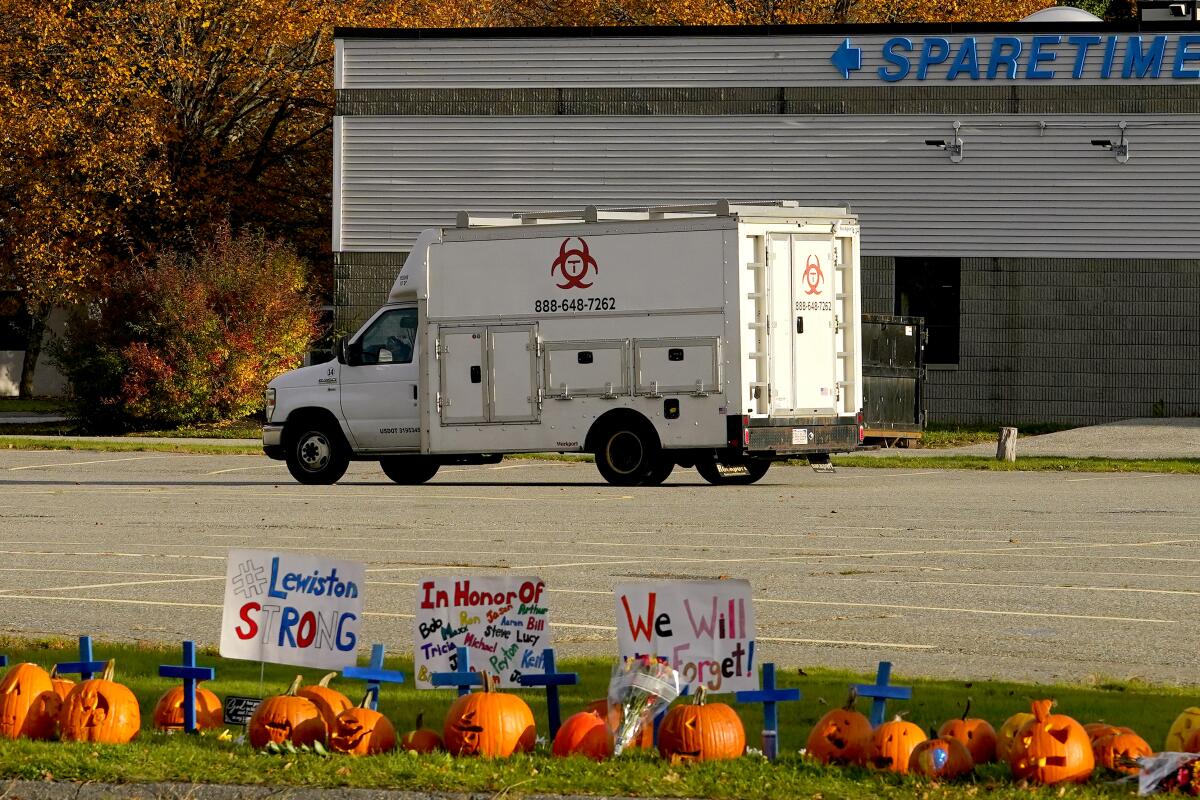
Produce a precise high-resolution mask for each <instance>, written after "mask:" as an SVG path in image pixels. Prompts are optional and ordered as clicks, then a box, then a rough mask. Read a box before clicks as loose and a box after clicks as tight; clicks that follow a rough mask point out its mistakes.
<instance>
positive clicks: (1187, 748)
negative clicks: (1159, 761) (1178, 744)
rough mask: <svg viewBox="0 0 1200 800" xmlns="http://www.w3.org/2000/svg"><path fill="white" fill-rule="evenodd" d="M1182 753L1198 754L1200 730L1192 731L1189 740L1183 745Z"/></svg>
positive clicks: (1199, 750)
mask: <svg viewBox="0 0 1200 800" xmlns="http://www.w3.org/2000/svg"><path fill="white" fill-rule="evenodd" d="M1183 752H1185V753H1200V728H1198V729H1196V730H1195V731H1192V735H1191V738H1189V739H1188V740H1187V741H1186V742H1184V743H1183Z"/></svg>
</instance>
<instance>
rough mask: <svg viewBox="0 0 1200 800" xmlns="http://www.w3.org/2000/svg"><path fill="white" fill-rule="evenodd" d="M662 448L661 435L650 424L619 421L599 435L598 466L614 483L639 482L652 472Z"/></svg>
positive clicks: (629, 484) (602, 473) (604, 476)
mask: <svg viewBox="0 0 1200 800" xmlns="http://www.w3.org/2000/svg"><path fill="white" fill-rule="evenodd" d="M659 452H660V450H659V445H658V437H657V436H655V435H654V430H653V429H652V428H650V427H649V426H648V425H638V424H637V423H636V422H633V421H632V420H630V421H622V422H617V423H615V424H613V425H611V426H610V427H608V428H606V429H605V430H604V431H603V432H601V433H600V435H599V436H598V437H597V440H596V469H598V470H600V475H601V476H602V477H603V478H604V480H606V481H608V482H609V483H611V484H612V485H613V486H637V485H638V484H640V483H643V482H644V481H645V480H646V479H647V478H648V477H649V476H650V473H651V471H652V470H653V469H654V468H655V466H656V465H657V463H658V459H659ZM663 479H664V480H665V479H666V476H664V478H663Z"/></svg>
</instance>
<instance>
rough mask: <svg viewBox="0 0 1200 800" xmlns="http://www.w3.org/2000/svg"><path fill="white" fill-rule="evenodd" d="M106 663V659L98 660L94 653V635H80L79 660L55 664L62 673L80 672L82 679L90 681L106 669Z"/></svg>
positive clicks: (72, 673)
mask: <svg viewBox="0 0 1200 800" xmlns="http://www.w3.org/2000/svg"><path fill="white" fill-rule="evenodd" d="M105 663H106V662H104V661H96V660H95V657H94V656H93V655H92V637H90V636H80V637H79V660H78V661H64V662H62V663H61V664H55V665H54V666H55V667H57V668H58V672H59V674H60V675H74V674H75V673H78V674H79V679H80V680H81V681H90V680H91V679H92V676H93V675H95V674H96V673H97V672H102V671H103V670H104V665H105Z"/></svg>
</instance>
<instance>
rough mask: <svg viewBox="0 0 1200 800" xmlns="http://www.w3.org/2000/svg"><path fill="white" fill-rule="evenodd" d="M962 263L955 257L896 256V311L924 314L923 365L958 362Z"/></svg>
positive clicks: (913, 314)
mask: <svg viewBox="0 0 1200 800" xmlns="http://www.w3.org/2000/svg"><path fill="white" fill-rule="evenodd" d="M961 282H962V279H961V263H960V261H959V259H957V258H911V257H904V258H897V259H896V313H897V314H900V315H901V316H906V317H924V318H925V330H926V331H928V333H929V343H928V344H927V345H926V346H925V363H926V364H957V363H958V295H959V288H960V286H961Z"/></svg>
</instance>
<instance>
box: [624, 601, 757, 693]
mask: <svg viewBox="0 0 1200 800" xmlns="http://www.w3.org/2000/svg"><path fill="white" fill-rule="evenodd" d="M615 598H616V603H617V646H618V648H619V649H620V653H621V657H622V658H634V657H637V656H642V655H650V656H654V657H657V658H661V659H664V660H665V661H666V662H667V663H668V664H670V665H671V666H672V667H674V668H675V669H676V670H678V671H679V682H680V686H681V687H682V686H687V687H688V689H689V690H690V691H692V692H695V690H696V689H697V688H699V686H700V685H701V684H703V685H704V686H705V687H706V688H707V689H708V691H710V692H738V691H744V690H754V689H757V688H758V672H757V669H758V664H757V661H756V659H755V653H754V603H753V602H752V598H751V595H750V582H749V581H744V580H718V581H660V582H652V583H621V584H617V587H616V590H615Z"/></svg>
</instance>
